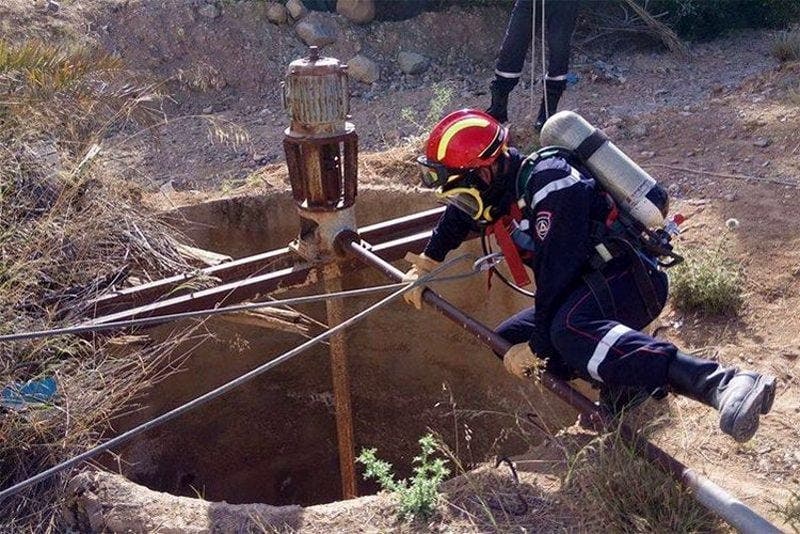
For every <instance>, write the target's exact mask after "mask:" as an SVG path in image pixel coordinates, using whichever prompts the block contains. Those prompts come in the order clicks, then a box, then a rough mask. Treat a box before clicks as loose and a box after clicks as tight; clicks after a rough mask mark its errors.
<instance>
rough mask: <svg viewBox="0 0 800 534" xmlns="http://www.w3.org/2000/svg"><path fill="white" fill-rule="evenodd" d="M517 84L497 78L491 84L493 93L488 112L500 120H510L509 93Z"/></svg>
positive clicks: (490, 87) (490, 88)
mask: <svg viewBox="0 0 800 534" xmlns="http://www.w3.org/2000/svg"><path fill="white" fill-rule="evenodd" d="M515 85H516V80H514V81H513V82H511V81H509V80H506V79H495V80H493V81H492V83H491V84H490V85H489V90H490V91H491V93H492V103H491V105H490V106H489V109H487V110H486V113H488V114H489V115H491V116H492V117H494V118H495V119H497V121H498V122H508V94H509V93H510V92H511V90H512V89H513V88H514V86H515Z"/></svg>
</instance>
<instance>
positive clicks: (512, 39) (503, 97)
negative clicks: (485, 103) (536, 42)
mask: <svg viewBox="0 0 800 534" xmlns="http://www.w3.org/2000/svg"><path fill="white" fill-rule="evenodd" d="M532 15H533V1H532V0H517V1H516V2H514V7H513V8H512V9H511V15H510V17H509V19H508V25H507V26H506V33H505V36H504V37H503V43H502V45H500V52H499V53H498V55H497V61H496V63H495V69H494V74H495V77H494V80H492V83H491V84H490V86H489V89H490V90H491V93H492V103H491V105H490V106H489V109H487V110H486V112H487V113H489V115H491V116H493V117H494V118H495V119H497V120H498V121H500V122H507V121H508V95H509V93H510V92H511V91H512V90H513V89H514V87H516V85H517V83H519V79H520V77H521V76H522V67H523V65H524V64H525V54H526V53H527V51H528V47H529V46H530V43H531V17H532Z"/></svg>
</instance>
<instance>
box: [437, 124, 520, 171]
mask: <svg viewBox="0 0 800 534" xmlns="http://www.w3.org/2000/svg"><path fill="white" fill-rule="evenodd" d="M507 145H508V129H507V128H506V127H504V126H503V125H502V124H500V123H499V122H497V120H496V119H495V118H494V117H492V116H491V115H489V114H488V113H484V112H483V111H479V110H477V109H460V110H458V111H454V112H452V113H450V114H449V115H447V116H446V117H445V118H443V119H442V120H440V121H439V122H438V123H437V124H436V126H434V127H433V130H431V135H430V137H428V144H427V146H426V148H425V158H426V160H427V162H428V163H438V164H440V165H443V166H445V167H447V168H449V169H475V168H478V167H486V166H489V165H491V164H492V163H494V161H495V160H496V159H497V157H498V156H499V155H500V154H501V153H502V152H503V149H504V148H505V147H506V146H507Z"/></svg>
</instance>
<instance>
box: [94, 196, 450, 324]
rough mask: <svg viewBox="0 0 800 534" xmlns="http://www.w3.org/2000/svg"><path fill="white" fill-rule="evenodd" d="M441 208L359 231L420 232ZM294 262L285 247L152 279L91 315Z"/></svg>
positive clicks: (100, 302)
mask: <svg viewBox="0 0 800 534" xmlns="http://www.w3.org/2000/svg"><path fill="white" fill-rule="evenodd" d="M443 211H444V208H443V207H439V208H434V209H430V210H426V211H422V212H419V213H414V214H412V215H408V216H405V217H399V218H396V219H391V220H389V221H384V222H380V223H377V224H372V225H369V226H366V227H364V228H363V229H362V230H360V232H359V234H360V235H361V236H362V237H363V238H364V239H366V240H368V241H375V242H382V241H387V240H392V239H395V238H397V237H399V236H402V235H404V234H406V233H408V232H421V231H423V230H427V229H430V228H433V225H434V224H435V223H436V221H437V220H438V219H439V217H440V216H441V214H442V212H443ZM296 261H297V256H296V255H295V254H294V252H293V251H292V250H291V249H289V248H288V247H284V248H280V249H277V250H272V251H269V252H264V253H261V254H256V255H254V256H248V257H246V258H241V259H237V260H234V261H231V262H227V263H223V264H221V265H215V266H213V267H207V268H205V269H200V270H199V272H192V273H187V274H181V275H176V276H171V277H169V278H163V279H161V280H156V281H154V282H149V283H146V284H141V285H138V286H134V287H128V288H125V289H120V290H118V291H115V292H113V293H109V294H108V295H103V296H101V297H99V298H97V299H95V300H93V301H90V302H89V306H90V309H91V310H92V312H93V313H92V314H93V315H94V316H95V317H97V316H99V315H105V314H109V313H113V312H117V311H122V310H125V309H128V308H137V307H143V306H145V305H147V304H151V303H153V302H155V301H156V300H160V299H166V298H167V296H169V298H172V297H176V296H178V295H182V294H186V293H189V292H190V291H191V289H189V288H188V287H187V288H185V289H181V286H182V285H188V284H189V282H190V281H192V280H194V279H197V278H200V277H203V278H218V279H219V280H220V281H221V284H223V285H225V284H229V283H231V282H235V281H237V280H244V279H247V278H255V277H258V276H260V275H262V274H263V273H264V272H265V271H267V270H268V269H269V270H276V269H286V268H288V267H290V266H291V265H292V264H293V263H294V262H296ZM265 287H269V286H268V285H267V286H265ZM247 298H250V297H247ZM229 302H232V300H229ZM181 311H186V310H181Z"/></svg>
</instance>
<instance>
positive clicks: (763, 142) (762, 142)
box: [753, 137, 772, 148]
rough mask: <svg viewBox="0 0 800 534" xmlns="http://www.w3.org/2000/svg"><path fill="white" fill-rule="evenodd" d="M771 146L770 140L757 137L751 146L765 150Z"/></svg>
mask: <svg viewBox="0 0 800 534" xmlns="http://www.w3.org/2000/svg"><path fill="white" fill-rule="evenodd" d="M771 144H772V140H771V139H769V138H767V137H759V138H757V139H754V140H753V145H754V146H757V147H759V148H767V147H768V146H769V145H771Z"/></svg>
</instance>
